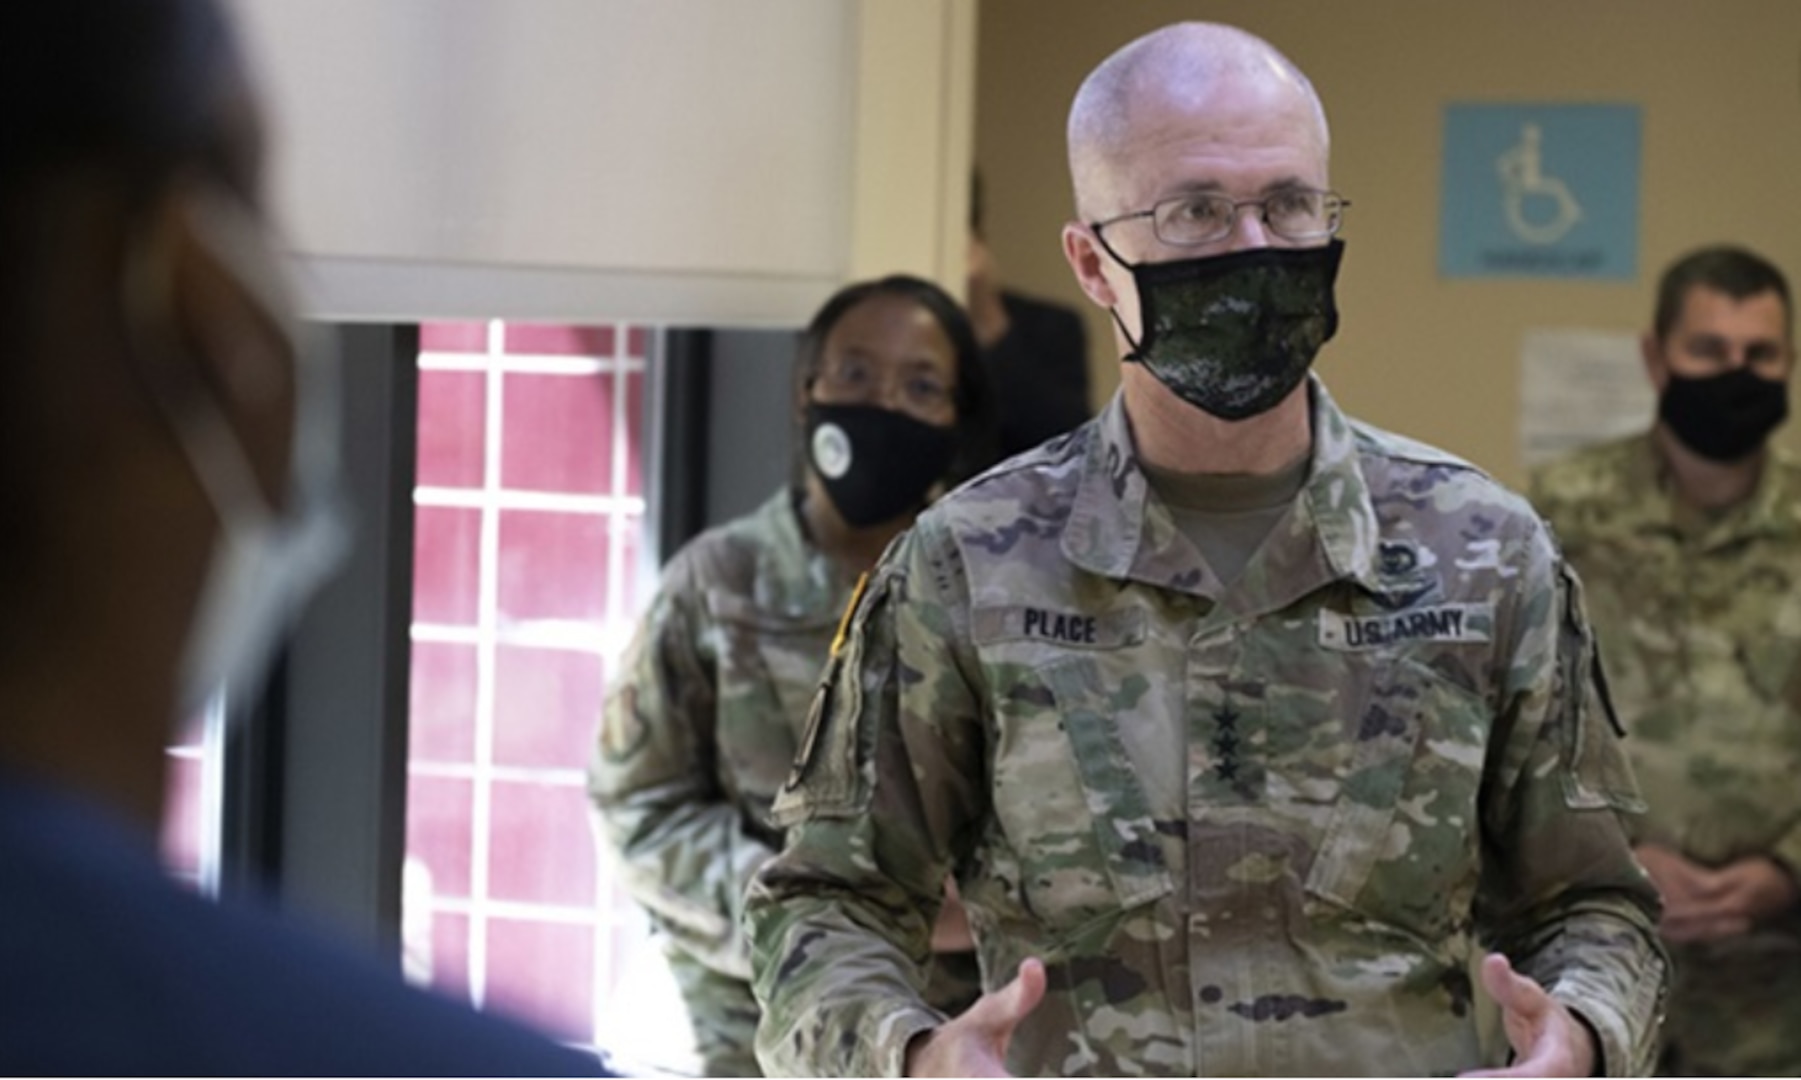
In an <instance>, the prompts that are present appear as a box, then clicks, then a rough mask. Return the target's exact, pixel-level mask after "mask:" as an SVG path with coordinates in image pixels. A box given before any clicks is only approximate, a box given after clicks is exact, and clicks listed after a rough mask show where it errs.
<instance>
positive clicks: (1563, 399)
mask: <svg viewBox="0 0 1801 1080" xmlns="http://www.w3.org/2000/svg"><path fill="white" fill-rule="evenodd" d="M1656 411H1657V395H1656V393H1655V392H1654V391H1653V390H1652V389H1651V383H1650V380H1648V379H1647V378H1646V377H1645V365H1644V361H1643V359H1641V357H1640V355H1639V342H1638V338H1637V336H1635V335H1633V334H1623V333H1618V332H1615V331H1607V330H1549V329H1536V330H1528V331H1526V333H1525V336H1524V337H1523V338H1522V339H1521V342H1520V460H1521V461H1522V462H1523V463H1524V464H1525V466H1526V467H1527V468H1528V469H1530V468H1533V467H1534V466H1537V465H1541V464H1543V463H1545V462H1547V461H1550V460H1551V459H1552V458H1556V457H1559V456H1561V455H1563V454H1565V453H1568V452H1569V451H1571V450H1574V449H1576V448H1577V447H1579V446H1586V445H1588V444H1589V443H1595V442H1600V441H1602V440H1605V439H1611V438H1616V437H1618V436H1622V435H1630V434H1632V433H1633V432H1637V431H1643V430H1645V429H1646V428H1647V427H1649V426H1650V423H1651V419H1652V417H1653V415H1655V413H1656Z"/></svg>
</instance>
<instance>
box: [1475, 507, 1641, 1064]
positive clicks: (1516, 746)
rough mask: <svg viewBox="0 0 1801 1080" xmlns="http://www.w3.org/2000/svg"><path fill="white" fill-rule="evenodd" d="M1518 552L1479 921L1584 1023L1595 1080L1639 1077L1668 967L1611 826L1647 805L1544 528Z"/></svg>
mask: <svg viewBox="0 0 1801 1080" xmlns="http://www.w3.org/2000/svg"><path fill="white" fill-rule="evenodd" d="M1526 553H1527V557H1526V559H1525V565H1523V566H1522V567H1521V569H1520V575H1521V578H1522V579H1523V583H1522V585H1521V586H1520V590H1519V599H1518V603H1517V604H1516V605H1515V606H1514V608H1513V609H1512V611H1511V616H1510V619H1511V623H1512V625H1511V626H1509V627H1508V628H1507V630H1506V634H1505V637H1504V639H1503V640H1506V641H1508V642H1509V643H1510V644H1511V647H1512V653H1511V656H1509V657H1506V658H1505V660H1504V662H1505V663H1506V664H1507V667H1506V669H1505V670H1504V671H1503V672H1501V673H1500V684H1501V686H1502V691H1501V692H1502V695H1503V697H1502V701H1501V702H1500V708H1499V710H1498V714H1497V720H1496V733H1495V734H1496V737H1495V743H1494V746H1495V749H1494V750H1493V751H1492V752H1491V755H1490V761H1489V763H1488V766H1487V768H1488V776H1487V778H1486V783H1485V793H1484V796H1483V807H1482V814H1483V824H1482V842H1483V845H1484V848H1485V857H1484V860H1483V863H1484V873H1483V880H1482V885H1481V890H1480V894H1479V896H1478V900H1477V903H1478V909H1477V910H1478V917H1479V923H1480V926H1481V927H1482V931H1483V934H1484V944H1485V945H1487V946H1488V947H1489V948H1492V949H1496V950H1498V951H1501V952H1503V953H1506V954H1507V956H1508V958H1509V959H1510V960H1511V961H1512V962H1513V964H1514V966H1515V967H1516V968H1517V969H1518V970H1519V971H1521V972H1522V973H1524V974H1527V975H1530V976H1531V977H1533V978H1534V979H1537V980H1538V981H1539V982H1540V983H1541V984H1542V985H1544V986H1545V987H1546V988H1547V989H1548V990H1549V991H1550V993H1551V995H1552V996H1553V997H1554V998H1556V999H1557V1000H1558V1001H1560V1002H1562V1003H1563V1004H1564V1005H1566V1006H1567V1007H1569V1008H1570V1009H1571V1010H1572V1011H1574V1012H1576V1013H1577V1014H1579V1015H1580V1016H1581V1018H1582V1019H1583V1020H1585V1021H1587V1023H1588V1025H1589V1027H1590V1028H1591V1029H1592V1030H1593V1031H1594V1033H1595V1034H1596V1036H1597V1037H1598V1039H1599V1044H1600V1045H1599V1049H1600V1052H1601V1058H1602V1060H1601V1061H1600V1062H1597V1066H1598V1068H1599V1069H1601V1070H1603V1071H1604V1073H1605V1075H1609V1076H1634V1075H1647V1074H1648V1073H1649V1071H1650V1069H1651V1067H1652V1064H1653V1058H1654V1055H1655V1053H1656V1046H1657V1032H1658V1027H1659V1025H1660V1023H1661V1020H1662V1011H1663V1000H1664V994H1665V990H1666V985H1667V978H1668V976H1667V972H1668V959H1667V957H1666V955H1665V953H1664V950H1663V946H1662V944H1661V943H1660V941H1659V940H1658V936H1657V932H1656V924H1657V917H1658V913H1659V906H1658V899H1657V893H1656V891H1655V889H1653V888H1652V886H1651V884H1650V880H1649V879H1648V878H1647V877H1646V876H1645V874H1644V872H1643V871H1642V870H1641V869H1640V868H1639V866H1638V863H1637V862H1636V860H1634V858H1633V856H1632V851H1631V847H1630V844H1629V842H1628V839H1627V832H1626V828H1625V822H1624V821H1623V818H1622V815H1628V814H1630V815H1636V814H1638V813H1640V812H1642V811H1643V809H1644V806H1643V803H1642V802H1641V801H1640V800H1639V797H1638V791H1637V785H1636V783H1635V782H1634V780H1633V778H1632V773H1631V769H1630V766H1629V765H1628V763H1627V761H1626V758H1625V755H1624V752H1623V750H1622V748H1621V746H1620V744H1619V733H1618V728H1617V722H1616V721H1615V719H1614V717H1613V710H1612V705H1611V704H1610V702H1609V701H1608V698H1607V692H1606V681H1605V676H1604V674H1603V673H1602V671H1601V668H1600V661H1599V658H1598V656H1597V653H1596V649H1595V642H1594V638H1593V635H1592V634H1591V633H1590V631H1589V626H1588V620H1587V616H1586V614H1585V612H1584V610H1583V604H1582V593H1581V585H1580V583H1579V582H1578V580H1577V579H1576V576H1575V574H1574V572H1573V571H1570V570H1569V569H1567V568H1566V567H1565V566H1564V565H1563V564H1562V562H1561V560H1560V558H1559V557H1558V555H1557V553H1556V550H1555V548H1554V547H1553V545H1552V543H1551V541H1550V539H1549V537H1548V536H1547V535H1546V534H1545V533H1544V532H1543V530H1539V529H1535V530H1534V532H1533V534H1532V536H1531V537H1530V538H1529V539H1528V542H1527V544H1526Z"/></svg>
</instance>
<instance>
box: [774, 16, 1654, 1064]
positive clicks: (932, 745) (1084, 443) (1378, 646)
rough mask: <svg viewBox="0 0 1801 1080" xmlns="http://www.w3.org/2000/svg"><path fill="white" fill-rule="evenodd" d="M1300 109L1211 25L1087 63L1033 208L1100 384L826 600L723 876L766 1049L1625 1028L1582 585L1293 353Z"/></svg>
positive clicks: (1303, 110)
mask: <svg viewBox="0 0 1801 1080" xmlns="http://www.w3.org/2000/svg"><path fill="white" fill-rule="evenodd" d="M1328 145H1329V139H1328V135H1327V127H1326V119H1325V114H1324V111H1323V109H1322V108H1321V106H1320V102H1319V100H1318V98H1317V97H1316V96H1315V94H1314V92H1313V89H1312V87H1311V86H1310V85H1309V83H1308V81H1307V79H1306V78H1305V77H1304V76H1303V75H1302V74H1301V72H1300V71H1298V70H1297V69H1296V68H1295V67H1294V65H1293V64H1291V63H1290V62H1288V61H1287V60H1286V59H1285V58H1283V57H1282V56H1281V55H1280V54H1279V53H1277V52H1276V51H1275V49H1273V48H1272V47H1271V46H1269V45H1268V44H1267V43H1265V42H1263V41H1261V40H1259V39H1257V38H1255V37H1252V36H1250V35H1248V34H1245V33H1243V32H1242V31H1238V30H1234V29H1232V28H1229V27H1223V26H1215V25H1207V24H1183V25H1177V26H1172V27H1168V28H1165V29H1163V30H1159V31H1157V32H1155V33H1152V34H1149V35H1147V36H1145V37H1143V38H1141V39H1139V40H1137V41H1135V42H1133V43H1131V44H1129V45H1127V46H1126V47H1125V48H1123V49H1121V50H1120V51H1119V52H1117V53H1115V54H1114V55H1113V56H1111V57H1109V58H1108V59H1107V60H1106V61H1105V62H1104V63H1102V64H1101V65H1100V67H1099V68H1097V69H1096V70H1095V71H1094V73H1093V74H1092V75H1090V76H1089V78H1088V79H1087V80H1086V82H1084V84H1083V85H1082V87H1081V89H1080V91H1079V92H1078V94H1077V96H1076V99H1075V103H1074V105H1073V107H1072V109H1071V111H1070V120H1069V153H1070V168H1071V174H1072V178H1073V181H1074V188H1075V204H1076V220H1075V221H1073V222H1072V223H1070V224H1069V225H1067V226H1066V227H1065V228H1064V231H1063V246H1064V252H1065V254H1066V255H1067V257H1068V260H1069V263H1070V266H1071V267H1072V268H1073V269H1074V271H1075V274H1076V277H1077V279H1078V280H1079V282H1080V283H1081V286H1082V289H1083V290H1084V292H1086V293H1087V295H1088V296H1089V297H1090V298H1091V299H1092V300H1093V301H1094V302H1095V303H1097V304H1099V305H1101V306H1102V307H1104V308H1106V309H1107V310H1108V311H1109V312H1110V313H1111V314H1112V317H1113V320H1114V323H1115V327H1116V332H1115V335H1114V336H1115V341H1116V344H1117V346H1118V351H1119V355H1120V359H1121V361H1122V368H1121V380H1120V390H1119V393H1118V394H1117V395H1116V396H1115V398H1114V399H1113V401H1112V402H1111V403H1110V404H1109V405H1108V406H1107V408H1106V409H1105V411H1104V412H1103V413H1102V415H1101V416H1100V417H1098V418H1097V419H1096V420H1094V421H1092V422H1090V423H1089V424H1086V425H1084V426H1083V427H1081V428H1079V429H1077V430H1076V431H1075V432H1074V433H1072V434H1071V435H1070V436H1068V437H1066V438H1063V439H1060V440H1056V441H1053V442H1051V443H1048V444H1046V445H1045V446H1043V447H1041V448H1039V449H1038V450H1036V451H1033V452H1031V453H1028V454H1026V455H1023V456H1021V457H1018V458H1014V459H1012V460H1011V461H1009V462H1007V463H1006V464H1004V465H1002V466H1000V467H998V468H997V469H995V470H993V471H991V472H989V473H987V474H986V475H984V476H983V477H980V478H978V479H977V480H975V481H973V482H972V483H970V484H968V485H965V486H964V487H963V488H961V489H959V490H958V491H957V492H955V493H953V494H951V495H949V496H947V497H946V498H945V499H943V500H942V501H940V502H939V503H937V504H936V505H935V506H934V507H933V508H932V509H931V510H929V511H927V512H926V513H925V514H923V515H921V517H920V518H919V520H918V522H917V523H916V524H915V526H914V528H913V530H912V531H911V532H910V533H909V534H908V535H907V536H905V537H903V538H902V540H901V541H899V542H898V543H897V544H896V545H895V547H893V548H892V549H891V550H890V551H889V553H888V555H887V557H886V558H885V559H884V561H883V563H882V564H881V565H880V567H879V568H878V570H877V571H876V573H875V574H874V576H873V578H872V580H871V582H870V584H869V586H868V588H867V589H866V590H865V591H864V593H863V594H862V598H861V599H860V601H857V602H855V604H854V615H853V617H852V619H851V621H850V623H849V626H848V629H847V632H846V633H845V634H844V635H843V645H842V648H840V649H838V650H837V651H836V652H835V654H834V658H833V660H832V662H831V665H830V667H829V668H828V672H827V680H826V682H825V684H824V688H823V689H822V691H821V692H820V695H819V696H818V698H817V699H816V701H815V703H814V708H813V718H812V722H811V725H810V731H809V733H808V735H807V736H806V738H805V739H804V741H803V747H802V750H801V754H800V757H799V759H798V760H797V762H796V764H795V769H794V772H793V775H792V776H791V777H790V779H789V781H788V784H787V786H786V788H785V789H784V791H783V792H782V794H781V795H780V797H779V798H778V800H777V803H776V811H775V812H776V814H777V816H778V817H779V818H780V819H781V820H782V822H783V824H784V825H786V826H788V827H789V828H790V832H789V834H788V836H789V842H788V847H787V850H786V851H785V852H784V853H783V854H782V855H781V856H779V857H778V858H776V859H775V860H773V861H771V862H769V863H767V864H765V866H764V869H763V870H762V872H761V874H760V875H759V876H758V878H757V880H756V882H755V884H754V885H753V887H752V891H751V896H750V898H749V902H748V904H747V919H748V921H749V929H750V936H751V939H752V942H753V949H754V967H755V969H756V990H757V993H758V995H759V997H760V998H761V999H762V1000H763V1004H764V1009H765V1013H764V1020H763V1025H762V1028H761V1030H760V1032H759V1035H758V1048H759V1053H760V1054H761V1055H762V1057H763V1062H764V1065H765V1066H766V1067H767V1068H768V1069H769V1070H770V1071H771V1072H772V1073H777V1072H807V1073H818V1074H837V1075H893V1074H896V1073H900V1072H903V1071H905V1072H907V1073H910V1074H914V1075H963V1076H980V1075H1005V1074H1007V1073H1008V1072H1012V1073H1020V1074H1073V1073H1087V1072H1092V1073H1100V1074H1108V1075H1138V1074H1170V1075H1179V1076H1200V1075H1221V1074H1224V1075H1282V1074H1299V1075H1314V1076H1320V1075H1333V1076H1341V1075H1355V1074H1376V1075H1399V1074H1407V1073H1416V1074H1445V1073H1453V1072H1459V1071H1467V1070H1480V1069H1484V1068H1494V1069H1499V1070H1500V1072H1499V1073H1498V1074H1517V1075H1531V1076H1551V1075H1563V1076H1578V1075H1588V1074H1590V1073H1591V1072H1604V1073H1606V1074H1610V1075H1626V1074H1631V1073H1635V1072H1638V1071H1642V1070H1643V1069H1645V1068H1646V1067H1647V1066H1648V1064H1649V1061H1650V1054H1651V1047H1652V1045H1653V1035H1654V1028H1655V1026H1656V1022H1657V1016H1658V1014H1659V1010H1660V1006H1661V1002H1662V998H1663V993H1664V986H1665V981H1666V976H1665V966H1666V961H1665V957H1664V955H1663V953H1662V951H1661V946H1660V945H1659V943H1658V939H1657V934H1656V931H1655V925H1656V919H1657V897H1656V894H1655V892H1654V891H1653V890H1652V888H1651V887H1650V885H1649V883H1648V881H1647V879H1646V878H1645V876H1644V874H1643V872H1642V871H1641V870H1640V869H1639V868H1638V866H1637V864H1636V863H1635V862H1634V861H1633V858H1632V853H1631V850H1630V847H1629V846H1628V842H1627V834H1626V831H1625V829H1624V828H1623V827H1622V821H1621V815H1622V814H1624V813H1630V812H1635V811H1637V810H1638V809H1639V801H1638V796H1637V793H1636V791H1635V789H1634V786H1633V782H1632V779H1631V774H1630V772H1629V770H1628V769H1627V767H1626V765H1625V763H1624V761H1623V759H1622V757H1621V753H1620V748H1619V746H1618V744H1617V742H1616V734H1615V729H1614V724H1613V718H1612V716H1611V712H1610V708H1609V706H1608V704H1607V701H1606V698H1605V695H1604V694H1602V693H1601V692H1599V687H1598V685H1597V684H1596V682H1595V680H1594V677H1593V673H1594V672H1595V671H1596V670H1597V669H1596V667H1595V654H1594V642H1593V639H1592V636H1591V635H1590V633H1589V630H1588V624H1587V622H1586V619H1585V616H1584V614H1583V610H1582V605H1581V601H1580V592H1579V590H1578V588H1577V586H1576V584H1575V581H1574V579H1573V578H1572V577H1571V576H1570V575H1569V573H1568V572H1567V571H1566V570H1565V568H1564V566H1563V562H1562V559H1561V557H1560V556H1559V554H1558V552H1557V550H1556V548H1555V546H1554V545H1553V542H1552V540H1551V538H1550V536H1549V535H1548V534H1547V533H1546V531H1545V529H1544V528H1543V527H1542V526H1541V524H1540V523H1539V521H1538V519H1537V517H1536V516H1535V515H1534V514H1533V513H1532V512H1531V510H1530V509H1529V507H1528V506H1527V505H1526V504H1525V503H1524V502H1523V501H1522V500H1521V499H1519V498H1518V497H1517V496H1515V495H1513V494H1511V493H1509V492H1507V491H1504V490H1502V489H1501V488H1500V487H1499V486H1498V485H1496V484H1495V483H1494V482H1493V481H1491V480H1490V479H1488V478H1487V477H1486V476H1484V475H1482V474H1481V473H1480V472H1479V471H1477V470H1476V469H1475V468H1473V467H1471V466H1470V465H1468V464H1466V463H1464V462H1462V461H1459V460H1458V459H1456V458H1454V457H1451V456H1450V455H1448V454H1445V453H1443V452H1441V451H1438V450H1434V449H1432V448H1430V447H1427V446H1422V445H1420V444H1419V443H1416V442H1412V441H1410V440H1407V439H1403V438H1401V437H1399V436H1395V435H1391V434H1388V433H1386V432H1382V431H1378V430H1375V429H1373V428H1370V427H1367V426H1365V425H1362V424H1358V423H1354V422H1352V421H1351V420H1349V419H1348V418H1347V417H1346V416H1345V415H1344V414H1343V413H1342V412H1340V411H1339V409H1338V408H1337V406H1336V405H1334V404H1333V402H1332V399H1331V397H1330V396H1328V394H1327V393H1326V390H1325V387H1324V386H1323V385H1322V384H1321V383H1320V382H1319V380H1318V379H1317V378H1314V377H1312V376H1311V375H1310V368H1311V365H1312V362H1313V360H1314V357H1315V355H1316V353H1317V352H1318V350H1319V348H1320V347H1321V345H1322V344H1323V343H1324V342H1325V341H1326V340H1327V339H1328V338H1329V337H1331V335H1332V333H1333V330H1334V329H1335V327H1336V324H1337V313H1336V309H1335V305H1334V301H1333V292H1332V290H1333V283H1334V279H1335V275H1336V272H1337V268H1338V263H1339V260H1340V257H1341V254H1342V251H1343V244H1342V242H1341V241H1339V240H1338V239H1336V234H1337V232H1338V228H1339V225H1340V222H1341V220H1342V217H1343V214H1344V209H1345V201H1344V200H1343V199H1342V198H1340V197H1339V196H1338V195H1337V194H1336V193H1334V192H1333V191H1332V189H1331V179H1330V176H1329V174H1328V167H1327V166H1328ZM947 872H948V873H953V874H954V875H955V876H956V879H957V882H958V885H959V887H960V890H961V894H962V897H963V902H964V904H965V906H966V908H967V910H968V913H969V920H970V924H971V926H972V928H973V930H974V934H975V937H976V940H977V944H978V949H979V953H980V957H981V964H982V970H983V973H984V976H985V985H986V987H987V990H988V993H986V994H985V995H984V996H983V998H982V999H981V1000H979V1001H978V1002H977V1003H976V1004H975V1005H974V1006H973V1007H971V1008H970V1009H969V1010H968V1011H967V1012H965V1013H963V1014H962V1015H961V1016H958V1017H955V1018H950V1017H945V1016H943V1015H940V1014H938V1013H936V1012H934V1011H932V1010H931V1009H929V1008H928V1007H926V1006H925V1005H924V1004H923V1003H922V1001H921V999H920V993H919V978H920V975H919V973H920V969H921V965H922V962H923V961H924V959H925V958H926V956H927V954H928V947H929V941H930V931H931V926H932V919H933V914H934V911H935V908H936V905H937V903H938V896H939V894H940V883H941V882H942V881H943V878H944V875H945V874H946V873H947ZM1486 950H1492V952H1489V951H1486ZM1476 981H1479V982H1480V984H1481V987H1482V989H1483V990H1485V991H1486V992H1487V994H1488V995H1490V996H1491V997H1492V998H1493V999H1494V1000H1495V1001H1496V1002H1497V1003H1498V1004H1499V1006H1500V1007H1501V1010H1502V1014H1503V1018H1504V1025H1503V1027H1504V1030H1505V1033H1506V1045H1505V1046H1502V1045H1497V1046H1494V1047H1493V1048H1492V1049H1491V1048H1489V1047H1487V1046H1485V1044H1484V1040H1483V1039H1482V1038H1481V1036H1480V1033H1479V1024H1478V1022H1477V1019H1476V1016H1477V1010H1476V1008H1475V1007H1474V999H1475V995H1476V988H1475V985H1474V983H1475V982H1476ZM1509 1052H1511V1053H1509Z"/></svg>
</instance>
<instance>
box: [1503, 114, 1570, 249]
mask: <svg viewBox="0 0 1801 1080" xmlns="http://www.w3.org/2000/svg"><path fill="white" fill-rule="evenodd" d="M1541 139H1542V133H1541V132H1540V131H1539V127H1538V125H1537V124H1524V125H1521V127H1520V141H1519V143H1518V144H1517V145H1515V146H1512V147H1510V148H1508V150H1507V152H1506V153H1504V154H1502V155H1501V156H1500V157H1499V158H1497V159H1495V171H1496V172H1498V173H1500V174H1501V209H1502V211H1503V212H1504V213H1505V214H1506V215H1507V227H1508V228H1510V229H1512V230H1513V235H1515V236H1517V237H1519V238H1520V239H1521V240H1524V241H1525V242H1526V243H1528V244H1541V245H1542V244H1555V243H1556V242H1557V241H1559V240H1561V239H1563V238H1564V236H1565V235H1567V234H1568V233H1569V231H1570V230H1571V229H1573V228H1575V227H1576V223H1577V222H1578V221H1581V220H1582V207H1581V205H1580V204H1578V203H1577V202H1576V197H1575V196H1574V195H1571V194H1570V189H1569V186H1568V185H1566V184H1565V183H1564V182H1563V181H1562V180H1559V179H1557V178H1556V177H1555V176H1546V175H1545V174H1544V170H1543V168H1542V167H1541V165H1540V161H1539V143H1540V141H1541Z"/></svg>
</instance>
